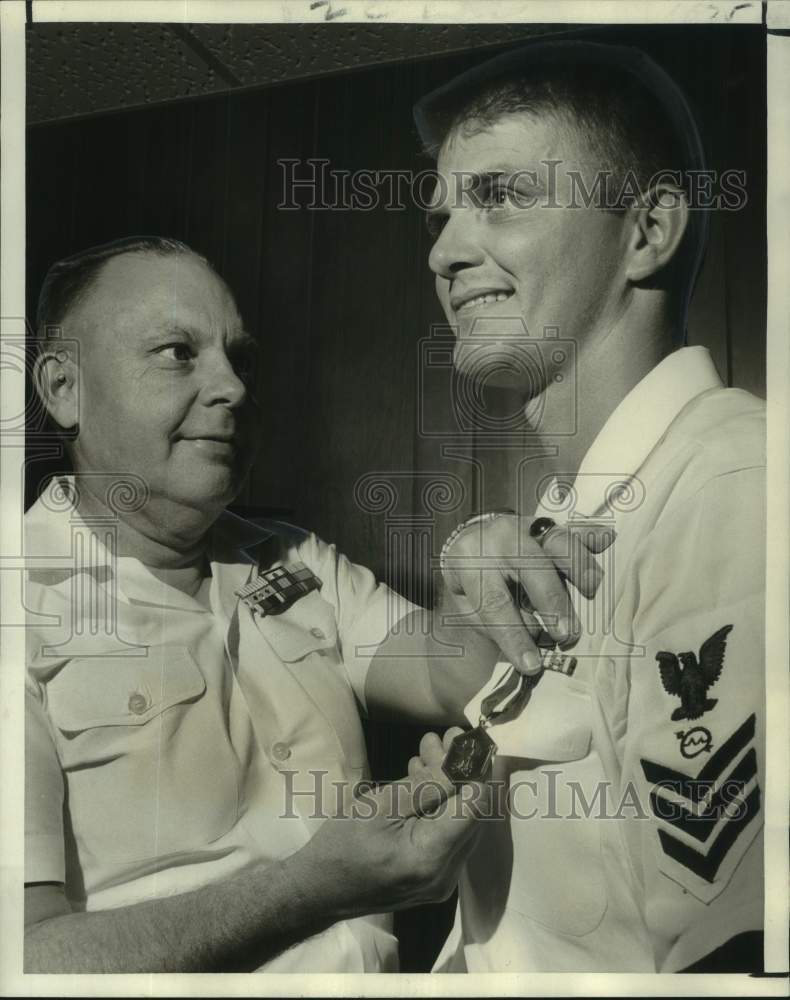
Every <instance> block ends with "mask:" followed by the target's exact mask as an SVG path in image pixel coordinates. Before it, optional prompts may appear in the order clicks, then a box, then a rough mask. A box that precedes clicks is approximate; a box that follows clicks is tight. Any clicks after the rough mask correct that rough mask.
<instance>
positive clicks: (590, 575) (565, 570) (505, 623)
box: [449, 515, 615, 674]
mask: <svg viewBox="0 0 790 1000" xmlns="http://www.w3.org/2000/svg"><path fill="white" fill-rule="evenodd" d="M531 524H532V519H530V518H519V517H517V516H515V515H514V516H512V517H510V516H507V517H505V516H502V517H498V518H495V519H494V520H492V521H490V522H489V523H487V524H484V525H482V526H480V529H479V531H477V532H471V531H470V532H469V533H468V534H462V535H460V536H459V537H458V539H457V540H456V542H455V544H454V546H453V551H452V553H451V556H452V557H453V560H452V577H451V582H450V584H449V585H450V586H451V590H452V592H453V593H462V594H463V595H464V597H465V598H466V600H467V601H468V603H469V605H470V606H471V609H472V611H473V613H474V616H475V617H476V618H477V619H478V621H479V623H480V625H481V626H482V628H483V630H484V631H485V632H487V633H488V636H489V638H491V639H492V640H493V641H494V642H495V643H496V644H497V645H498V646H499V648H500V649H501V650H502V653H503V655H504V657H505V658H506V659H507V660H509V662H510V663H512V664H513V665H514V666H515V667H516V668H517V669H518V670H520V671H521V672H522V673H527V674H536V673H538V672H539V671H540V670H541V660H540V655H539V648H538V647H539V646H540V645H545V644H547V642H546V640H547V639H549V640H550V643H548V644H551V645H553V644H554V643H556V644H558V645H559V646H561V647H563V648H567V647H569V646H572V645H573V644H574V643H575V642H577V641H578V639H579V637H580V635H581V624H580V622H579V619H578V617H577V615H576V611H575V609H574V606H573V601H572V600H571V596H570V593H569V591H568V586H567V584H568V583H570V584H571V585H572V586H574V587H575V588H576V589H577V590H578V591H579V592H580V593H581V594H582V595H583V596H584V597H586V598H588V599H591V598H593V597H594V596H595V594H596V592H597V590H598V588H599V586H600V584H601V581H602V579H603V570H602V569H601V567H600V566H599V564H598V562H597V560H596V559H595V553H600V552H602V551H604V550H605V549H606V548H608V547H609V546H610V545H611V544H612V542H613V541H614V537H615V533H614V529H613V528H612V527H611V526H609V525H591V524H583V525H582V524H571V525H568V526H560V525H556V526H555V527H553V528H551V529H550V530H549V531H548V532H546V533H545V535H543V536H542V537H541V539H540V542H538V541H537V540H536V539H534V538H532V537H531V535H530V533H529V529H530V525H531Z"/></svg>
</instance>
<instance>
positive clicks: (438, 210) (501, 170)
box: [425, 163, 544, 216]
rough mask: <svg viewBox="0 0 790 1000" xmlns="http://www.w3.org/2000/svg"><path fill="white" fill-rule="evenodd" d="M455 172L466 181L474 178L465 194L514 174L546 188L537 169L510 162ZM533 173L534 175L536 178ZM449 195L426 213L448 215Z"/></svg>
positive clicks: (428, 207) (426, 210) (465, 189)
mask: <svg viewBox="0 0 790 1000" xmlns="http://www.w3.org/2000/svg"><path fill="white" fill-rule="evenodd" d="M453 173H455V174H462V175H463V179H464V181H466V179H467V178H469V179H471V180H472V186H471V187H468V186H466V185H465V186H464V194H470V193H471V194H474V193H476V192H479V191H480V190H481V189H483V188H485V186H486V185H491V184H493V183H494V182H495V181H497V180H501V179H502V178H503V177H504V178H506V179H510V178H512V177H514V176H516V177H519V178H521V179H524V180H527V181H529V182H530V184H534V186H535V187H536V188H537V189H539V190H541V191H542V190H543V189H544V187H543V184H541V182H540V174H539V172H538V171H537V170H533V169H531V168H530V167H524V166H520V167H516V166H512V165H511V164H508V163H503V164H501V165H497V166H492V167H491V168H487V169H485V170H479V171H475V170H463V171H462V170H456V171H453ZM532 175H534V179H533V176H532ZM437 186H438V185H437ZM449 197H450V192H449V191H448V193H447V197H446V198H445V199H444V201H442V202H441V203H440V204H438V205H428V206H427V207H426V209H425V214H426V215H427V216H435V215H446V214H447V209H446V208H445V207H443V206H444V204H445V202H446V201H447V200H448V198H449Z"/></svg>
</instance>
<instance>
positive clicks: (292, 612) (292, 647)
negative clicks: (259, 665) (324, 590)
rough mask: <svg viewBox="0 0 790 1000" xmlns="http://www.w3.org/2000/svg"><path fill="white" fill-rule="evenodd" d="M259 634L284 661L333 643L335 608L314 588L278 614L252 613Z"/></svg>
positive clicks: (316, 650)
mask: <svg viewBox="0 0 790 1000" xmlns="http://www.w3.org/2000/svg"><path fill="white" fill-rule="evenodd" d="M254 620H255V624H256V626H257V628H258V631H259V632H260V634H261V635H262V636H263V637H264V638H265V639H266V641H267V642H268V643H269V645H270V646H271V647H272V649H273V650H274V651H275V653H276V654H277V656H278V657H279V658H280V659H281V660H282V661H283V662H284V663H293V662H295V661H296V660H301V659H304V657H305V656H307V655H309V654H310V653H315V652H320V651H322V650H328V649H334V648H335V646H336V645H337V622H336V621H335V611H334V608H333V607H332V605H331V604H328V603H327V602H326V601H325V600H323V598H322V597H320V596H319V595H318V593H317V592H316V591H313V592H312V593H310V594H307V595H305V596H304V597H302V598H300V599H299V600H298V601H296V602H295V603H294V604H292V605H291V607H290V608H288V610H287V611H283V612H282V613H281V614H279V615H272V614H268V615H258V614H256V615H255V616H254Z"/></svg>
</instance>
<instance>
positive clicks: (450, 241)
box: [428, 213, 484, 280]
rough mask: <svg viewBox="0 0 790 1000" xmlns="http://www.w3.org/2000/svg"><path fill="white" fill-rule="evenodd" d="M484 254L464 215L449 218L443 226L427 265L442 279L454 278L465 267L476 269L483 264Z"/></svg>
mask: <svg viewBox="0 0 790 1000" xmlns="http://www.w3.org/2000/svg"><path fill="white" fill-rule="evenodd" d="M483 259H484V254H483V251H482V249H481V247H480V244H479V242H478V241H477V240H476V239H475V234H474V230H473V226H472V224H471V220H470V219H468V218H467V217H466V215H465V213H459V214H458V215H457V216H455V217H452V216H451V217H450V218H449V219H448V220H447V222H446V223H445V224H444V228H443V229H442V231H441V233H440V234H439V236H438V238H437V240H436V242H435V243H434V245H433V247H432V248H431V252H430V254H429V255H428V265H429V266H430V268H431V270H432V271H433V272H434V274H438V275H439V276H440V277H442V278H447V279H448V280H449V279H450V278H454V277H455V275H456V274H458V272H459V271H463V270H464V268H467V267H477V266H478V265H480V264H482V263H483Z"/></svg>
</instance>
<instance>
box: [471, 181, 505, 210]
mask: <svg viewBox="0 0 790 1000" xmlns="http://www.w3.org/2000/svg"><path fill="white" fill-rule="evenodd" d="M511 201H512V192H511V191H510V190H509V189H508V188H507V187H506V186H505V185H504V184H495V185H492V186H491V187H489V188H487V189H483V190H481V191H479V192H478V193H477V203H478V205H479V206H480V208H505V207H506V206H507V205H509V204H510V203H511Z"/></svg>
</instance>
